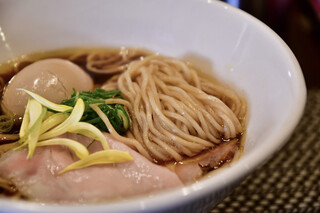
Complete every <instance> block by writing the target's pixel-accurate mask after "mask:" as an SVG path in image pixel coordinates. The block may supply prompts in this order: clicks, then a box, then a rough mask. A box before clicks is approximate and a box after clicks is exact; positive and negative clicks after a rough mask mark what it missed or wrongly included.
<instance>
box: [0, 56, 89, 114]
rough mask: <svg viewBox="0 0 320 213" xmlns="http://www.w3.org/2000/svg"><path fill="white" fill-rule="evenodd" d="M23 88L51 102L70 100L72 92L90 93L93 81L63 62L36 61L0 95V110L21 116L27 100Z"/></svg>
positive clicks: (72, 65) (14, 78) (16, 76)
mask: <svg viewBox="0 0 320 213" xmlns="http://www.w3.org/2000/svg"><path fill="white" fill-rule="evenodd" d="M18 88H23V89H26V90H29V91H32V92H34V93H37V94H39V95H40V96H42V97H44V98H46V99H48V100H50V101H52V102H54V103H60V102H61V101H62V100H64V99H67V98H70V96H71V93H72V91H73V89H75V90H76V91H83V90H86V91H87V90H92V89H93V80H92V79H91V77H90V76H89V75H88V74H87V73H86V72H85V71H84V70H82V69H81V68H80V67H79V66H77V65H75V64H73V63H72V62H70V61H67V60H64V59H56V58H55V59H44V60H41V61H37V62H35V63H33V64H31V65H29V66H27V67H25V68H24V69H22V70H21V71H20V72H19V73H18V74H16V75H15V76H14V77H13V78H12V79H11V80H10V82H9V84H8V85H7V87H6V88H5V90H4V93H3V101H2V108H3V110H4V111H5V112H8V113H12V114H13V115H15V116H18V117H20V116H22V115H23V114H24V111H25V107H26V104H27V101H28V98H30V96H29V95H28V94H27V93H25V92H24V91H21V90H17V89H18Z"/></svg>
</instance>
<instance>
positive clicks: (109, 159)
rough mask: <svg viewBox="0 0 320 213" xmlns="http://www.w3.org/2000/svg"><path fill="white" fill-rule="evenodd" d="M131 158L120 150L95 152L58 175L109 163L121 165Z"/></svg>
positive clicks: (131, 158)
mask: <svg viewBox="0 0 320 213" xmlns="http://www.w3.org/2000/svg"><path fill="white" fill-rule="evenodd" d="M132 160H133V157H132V156H131V155H130V154H129V153H128V152H125V151H121V150H113V149H109V150H102V151H98V152H95V153H93V154H91V155H89V156H88V157H86V158H84V159H81V160H78V161H76V162H74V163H72V164H71V165H69V166H67V167H66V168H64V169H63V170H61V171H60V172H59V174H62V173H65V172H67V171H70V170H74V169H81V168H84V167H88V166H92V165H98V164H110V163H123V162H126V161H132Z"/></svg>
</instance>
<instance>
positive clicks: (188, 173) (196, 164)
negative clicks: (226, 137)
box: [174, 139, 239, 183]
mask: <svg viewBox="0 0 320 213" xmlns="http://www.w3.org/2000/svg"><path fill="white" fill-rule="evenodd" d="M238 149H239V144H238V140H237V139H235V140H232V141H229V142H224V143H222V144H220V145H218V146H215V147H214V148H213V149H211V150H209V151H207V152H205V153H203V154H200V155H198V156H196V157H194V158H191V159H188V160H187V161H185V162H181V163H178V164H177V165H175V166H174V171H175V173H176V174H177V175H178V176H179V178H180V179H181V180H182V181H183V183H190V182H193V181H196V180H197V179H199V178H200V177H201V176H203V174H204V173H205V172H206V171H208V170H212V169H217V168H219V167H220V166H222V165H223V164H224V163H226V162H228V161H230V160H232V159H233V157H234V155H235V153H236V151H237V150H238Z"/></svg>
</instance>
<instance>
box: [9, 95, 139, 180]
mask: <svg viewBox="0 0 320 213" xmlns="http://www.w3.org/2000/svg"><path fill="white" fill-rule="evenodd" d="M19 90H22V91H25V92H26V93H28V94H29V95H30V96H31V97H33V99H29V100H28V103H27V106H26V110H25V114H24V117H23V121H22V124H21V129H20V133H19V136H20V139H19V141H18V143H20V144H21V145H20V146H19V147H17V148H15V150H16V149H21V148H23V147H26V146H28V155H27V158H28V159H29V158H32V156H33V154H34V152H35V150H36V147H39V146H50V145H63V146H66V147H68V148H70V149H71V150H73V151H74V153H75V154H76V155H77V157H78V158H79V159H80V160H78V161H76V162H74V163H73V164H71V165H69V166H67V167H66V168H65V169H63V170H62V171H60V172H59V174H62V173H64V172H67V171H70V170H74V169H80V168H84V167H88V166H91V165H96V164H109V163H121V162H126V161H131V160H133V158H132V156H131V155H130V154H129V153H127V152H124V151H120V150H110V149H109V145H108V142H107V140H106V137H105V136H104V135H103V134H102V132H101V131H100V130H99V129H98V128H97V127H95V126H93V125H92V124H89V123H85V122H80V120H81V118H82V115H83V112H84V109H85V106H84V102H83V100H82V99H81V98H78V99H77V102H76V104H75V106H74V107H70V106H66V105H61V104H60V105H59V104H55V103H52V102H50V101H48V100H47V99H45V98H43V97H41V96H39V95H37V94H35V93H32V92H30V91H28V90H25V89H19ZM46 107H47V108H49V109H51V110H54V111H58V112H60V113H56V114H53V113H52V112H48V111H47V108H46ZM71 110H72V111H71ZM66 111H68V112H66ZM70 111H71V113H69V112H70ZM66 132H72V133H77V134H81V135H84V136H87V137H90V138H92V139H94V140H98V141H100V142H101V144H102V147H103V149H104V150H102V151H98V152H95V153H93V154H89V151H88V148H87V147H85V146H84V145H83V144H81V143H79V142H78V141H75V140H71V139H67V138H53V137H56V136H60V135H62V134H64V133H66Z"/></svg>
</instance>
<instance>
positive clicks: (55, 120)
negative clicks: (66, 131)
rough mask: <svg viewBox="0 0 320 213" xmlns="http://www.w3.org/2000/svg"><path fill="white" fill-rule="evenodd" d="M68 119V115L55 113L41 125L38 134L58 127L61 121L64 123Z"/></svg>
mask: <svg viewBox="0 0 320 213" xmlns="http://www.w3.org/2000/svg"><path fill="white" fill-rule="evenodd" d="M68 117H69V114H67V113H56V114H53V115H51V116H49V117H48V118H47V119H45V120H44V121H43V123H42V125H41V130H40V134H42V133H44V132H46V131H48V130H50V129H51V128H53V127H55V126H57V125H59V124H60V123H62V122H63V121H65V120H66V119H67V118H68Z"/></svg>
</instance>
